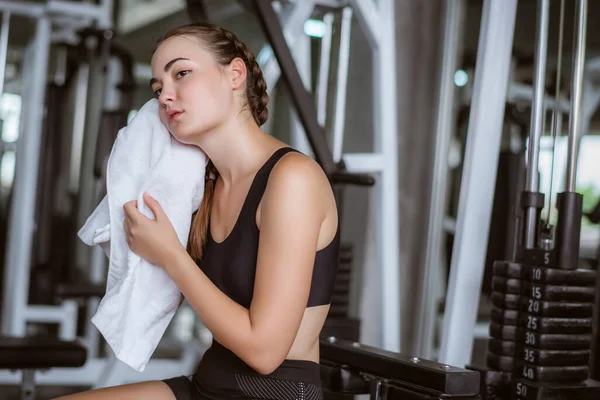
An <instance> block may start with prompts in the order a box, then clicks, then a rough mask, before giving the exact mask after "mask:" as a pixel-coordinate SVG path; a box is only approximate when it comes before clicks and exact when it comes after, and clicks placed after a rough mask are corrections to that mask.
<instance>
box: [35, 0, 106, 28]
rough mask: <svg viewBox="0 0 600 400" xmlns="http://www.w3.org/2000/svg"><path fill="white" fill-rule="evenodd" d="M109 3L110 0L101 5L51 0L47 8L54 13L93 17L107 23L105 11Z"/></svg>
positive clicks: (104, 0)
mask: <svg viewBox="0 0 600 400" xmlns="http://www.w3.org/2000/svg"><path fill="white" fill-rule="evenodd" d="M108 3H110V1H107V0H103V2H102V4H101V5H96V4H90V3H81V2H78V1H66V0H49V1H48V3H47V4H46V10H47V12H49V13H52V14H60V15H68V16H71V17H79V18H92V19H95V20H97V21H98V22H100V23H102V24H105V23H106V15H105V13H106V6H107V4H108ZM109 8H112V7H109Z"/></svg>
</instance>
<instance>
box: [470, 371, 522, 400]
mask: <svg viewBox="0 0 600 400" xmlns="http://www.w3.org/2000/svg"><path fill="white" fill-rule="evenodd" d="M466 368H467V369H469V370H471V371H476V372H479V376H480V390H479V394H480V395H481V396H482V397H481V400H491V399H509V398H510V394H509V391H510V382H511V376H512V374H511V373H510V372H501V371H495V370H493V369H491V368H489V367H484V366H482V365H478V364H470V365H467V366H466Z"/></svg>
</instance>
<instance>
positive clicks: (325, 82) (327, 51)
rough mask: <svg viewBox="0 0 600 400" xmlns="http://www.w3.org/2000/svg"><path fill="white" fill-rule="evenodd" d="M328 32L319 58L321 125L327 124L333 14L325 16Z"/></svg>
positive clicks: (318, 97) (319, 115)
mask: <svg viewBox="0 0 600 400" xmlns="http://www.w3.org/2000/svg"><path fill="white" fill-rule="evenodd" d="M323 23H324V24H325V27H326V30H325V34H324V35H323V38H322V39H321V55H320V57H319V75H318V77H317V89H316V92H317V119H318V121H319V125H321V126H325V125H326V123H327V92H328V89H329V68H330V66H331V40H332V38H333V13H331V12H328V13H327V14H325V15H324V16H323Z"/></svg>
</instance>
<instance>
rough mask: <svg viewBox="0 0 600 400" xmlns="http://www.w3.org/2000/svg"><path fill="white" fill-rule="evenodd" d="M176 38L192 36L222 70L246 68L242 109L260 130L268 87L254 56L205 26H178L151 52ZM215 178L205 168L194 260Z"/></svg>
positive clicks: (192, 240) (192, 241)
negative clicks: (238, 65) (237, 66)
mask: <svg viewBox="0 0 600 400" xmlns="http://www.w3.org/2000/svg"><path fill="white" fill-rule="evenodd" d="M176 36H191V37H195V38H197V39H199V40H200V42H201V43H202V44H203V45H204V46H206V49H207V50H208V51H209V52H211V53H212V55H213V56H214V57H215V59H216V61H217V63H218V64H219V65H221V66H226V65H229V64H230V63H231V62H232V61H233V60H234V59H235V58H240V59H241V60H242V61H243V62H244V64H245V65H246V70H247V76H246V104H245V106H244V107H247V108H248V109H249V111H250V113H251V114H252V118H254V121H255V122H256V123H257V124H258V126H262V125H263V124H264V123H265V122H266V121H267V118H268V116H269V111H268V109H267V105H268V103H269V95H268V93H267V83H266V82H265V79H264V77H263V73H262V70H261V69H260V66H259V65H258V62H257V61H256V57H255V56H254V54H253V53H252V51H250V49H248V47H247V46H246V45H245V44H244V43H243V42H242V41H241V40H240V39H238V37H237V36H236V35H235V34H234V33H233V32H231V31H230V30H227V29H225V28H221V27H219V26H216V25H212V24H208V23H191V24H186V25H181V26H178V27H175V28H172V29H171V30H169V31H167V33H166V34H165V35H164V36H163V37H161V38H160V40H158V42H157V43H156V45H155V48H154V51H156V49H157V48H158V46H159V45H160V44H161V43H163V42H164V41H165V40H167V39H169V38H171V37H176ZM217 176H218V171H217V169H216V168H215V166H214V165H213V163H212V162H211V161H209V163H208V165H207V167H206V177H205V186H204V197H203V199H202V203H201V204H200V209H199V210H198V212H197V213H196V214H195V216H194V219H193V221H192V228H191V230H190V236H189V243H188V252H189V253H190V255H191V256H192V257H193V258H195V259H201V258H202V252H203V248H204V245H205V244H206V240H207V237H208V225H209V224H208V222H209V220H210V209H211V205H212V201H213V195H214V188H215V183H216V178H217Z"/></svg>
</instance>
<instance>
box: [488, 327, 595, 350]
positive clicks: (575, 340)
mask: <svg viewBox="0 0 600 400" xmlns="http://www.w3.org/2000/svg"><path fill="white" fill-rule="evenodd" d="M490 336H491V337H492V338H493V339H500V340H512V341H516V342H519V343H523V344H524V345H525V346H527V347H531V348H536V349H545V350H589V349H590V346H591V344H592V335H591V334H590V335H562V334H552V333H536V332H532V331H529V330H527V329H524V328H519V327H516V326H510V325H500V324H496V323H493V322H492V323H491V324H490Z"/></svg>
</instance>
